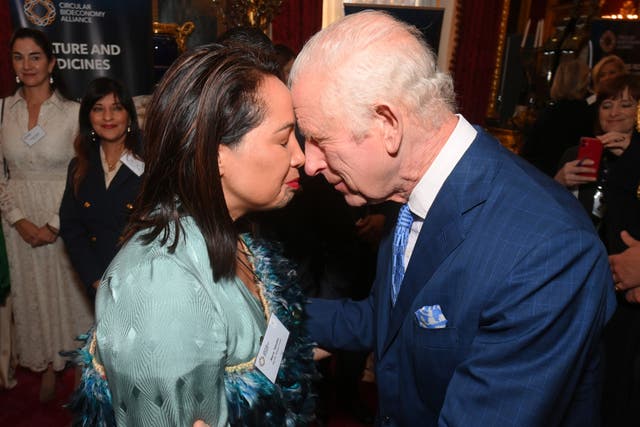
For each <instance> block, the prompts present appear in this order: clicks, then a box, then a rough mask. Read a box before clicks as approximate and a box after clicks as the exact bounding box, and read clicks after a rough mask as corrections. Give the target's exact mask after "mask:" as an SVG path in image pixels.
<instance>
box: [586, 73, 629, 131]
mask: <svg viewBox="0 0 640 427" xmlns="http://www.w3.org/2000/svg"><path fill="white" fill-rule="evenodd" d="M626 89H628V93H629V96H630V97H631V98H633V99H634V100H635V101H636V102H640V78H638V77H637V76H634V75H632V74H623V75H620V76H618V77H616V78H614V79H611V80H606V81H604V82H602V84H601V86H600V91H599V92H598V97H597V98H596V108H597V109H598V111H599V110H600V105H602V103H603V102H604V101H606V100H607V99H620V98H621V97H622V95H623V94H624V91H625V90H626ZM595 130H596V134H600V133H602V132H603V130H602V126H600V120H596V126H595Z"/></svg>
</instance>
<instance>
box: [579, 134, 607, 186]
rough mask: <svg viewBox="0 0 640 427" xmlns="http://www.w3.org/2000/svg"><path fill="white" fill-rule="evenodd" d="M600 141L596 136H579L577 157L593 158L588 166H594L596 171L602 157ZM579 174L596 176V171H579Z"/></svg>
mask: <svg viewBox="0 0 640 427" xmlns="http://www.w3.org/2000/svg"><path fill="white" fill-rule="evenodd" d="M602 149H603V146H602V142H600V140H599V139H598V138H590V137H587V136H583V137H582V138H580V146H579V147H578V159H579V160H583V159H590V160H593V165H590V166H589V167H592V168H594V169H595V170H596V171H597V170H598V169H600V159H601V158H602ZM580 175H584V176H591V177H594V178H595V177H596V176H597V175H598V172H594V173H581V174H580Z"/></svg>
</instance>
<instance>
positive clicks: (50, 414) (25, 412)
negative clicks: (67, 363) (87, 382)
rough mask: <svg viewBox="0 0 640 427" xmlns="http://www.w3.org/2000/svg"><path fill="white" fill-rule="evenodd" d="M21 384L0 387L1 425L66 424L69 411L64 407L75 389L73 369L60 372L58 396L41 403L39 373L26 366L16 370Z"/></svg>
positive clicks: (31, 426) (51, 425)
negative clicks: (8, 387)
mask: <svg viewBox="0 0 640 427" xmlns="http://www.w3.org/2000/svg"><path fill="white" fill-rule="evenodd" d="M16 379H17V380H18V385H17V386H15V387H14V388H12V389H11V390H0V426H5V427H34V426H47V427H66V426H68V425H70V423H71V415H70V413H69V412H68V411H67V410H66V409H65V408H64V407H63V405H64V404H65V403H67V401H68V398H69V395H70V394H71V391H72V390H73V381H74V370H73V369H67V370H65V371H63V372H60V373H58V374H57V377H56V398H55V399H53V400H52V401H50V402H47V403H40V401H39V395H40V374H38V373H35V372H31V371H29V370H27V369H23V368H18V370H17V371H16Z"/></svg>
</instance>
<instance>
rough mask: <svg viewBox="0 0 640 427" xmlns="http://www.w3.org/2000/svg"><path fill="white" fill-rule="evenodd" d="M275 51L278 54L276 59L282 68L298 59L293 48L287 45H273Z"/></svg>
mask: <svg viewBox="0 0 640 427" xmlns="http://www.w3.org/2000/svg"><path fill="white" fill-rule="evenodd" d="M273 49H274V50H275V52H276V59H277V60H278V63H279V64H280V67H284V66H285V65H287V62H289V61H291V60H292V59H296V54H295V53H294V52H293V50H291V48H290V47H289V46H287V45H285V44H282V43H279V44H275V45H273Z"/></svg>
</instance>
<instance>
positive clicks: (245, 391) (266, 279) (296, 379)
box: [67, 235, 318, 427]
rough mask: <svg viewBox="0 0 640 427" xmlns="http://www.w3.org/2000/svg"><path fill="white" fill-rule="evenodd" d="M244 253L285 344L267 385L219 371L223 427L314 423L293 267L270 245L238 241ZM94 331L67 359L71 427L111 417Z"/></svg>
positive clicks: (309, 349) (248, 374)
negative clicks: (73, 380)
mask: <svg viewBox="0 0 640 427" xmlns="http://www.w3.org/2000/svg"><path fill="white" fill-rule="evenodd" d="M242 237H243V239H244V241H245V242H246V244H247V246H248V247H249V249H250V251H251V252H252V257H253V259H252V261H253V264H254V267H255V270H256V275H257V276H258V278H259V280H260V281H261V282H262V284H263V292H264V297H265V299H266V300H267V304H268V305H269V311H270V312H271V313H274V314H275V315H276V316H278V319H280V321H281V322H282V323H283V324H284V325H285V326H286V327H287V329H288V330H289V334H290V335H289V340H288V341H287V346H286V348H285V351H284V354H283V357H282V363H281V365H280V369H279V371H278V376H277V378H276V384H273V383H271V381H269V380H268V379H267V377H265V376H264V375H263V374H262V373H261V372H260V371H258V370H257V369H255V368H253V367H251V368H248V369H246V370H241V371H225V374H224V384H225V395H226V400H227V406H228V414H229V424H230V425H232V426H277V427H281V426H286V427H294V426H304V425H308V424H309V423H310V422H311V421H313V419H314V408H315V394H314V392H313V390H312V381H313V380H314V379H317V378H318V373H317V371H316V366H315V363H314V362H313V345H312V343H311V342H310V341H309V339H308V337H307V336H306V331H305V325H304V320H305V315H304V306H303V304H304V295H303V294H302V291H301V290H300V288H299V287H298V286H296V273H295V269H294V268H293V265H292V264H291V263H290V262H289V261H287V260H286V259H284V258H283V257H281V256H280V254H281V251H280V249H279V248H278V247H277V246H276V245H273V244H266V243H264V242H260V243H258V242H257V241H254V240H253V239H251V238H250V237H249V236H247V235H243V236H242ZM93 335H94V330H93V329H92V330H91V331H89V332H88V333H87V334H85V335H82V336H80V337H78V340H81V341H84V342H85V344H84V345H83V347H82V348H80V349H78V350H76V351H74V352H70V353H68V355H69V356H71V357H72V360H73V362H75V363H76V364H78V365H81V366H83V372H82V379H81V382H80V385H79V387H78V388H77V389H76V391H75V392H74V393H73V395H72V398H71V401H70V402H69V404H68V405H67V406H68V407H69V408H70V409H71V411H72V412H74V415H75V416H74V421H73V426H74V427H112V426H115V425H116V423H115V417H114V412H113V407H112V404H111V391H110V390H109V385H108V382H107V379H106V378H105V377H104V376H103V375H101V374H100V373H99V372H98V370H97V369H96V366H95V363H94V359H93V355H92V354H91V351H90V346H91V342H92V339H93Z"/></svg>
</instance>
